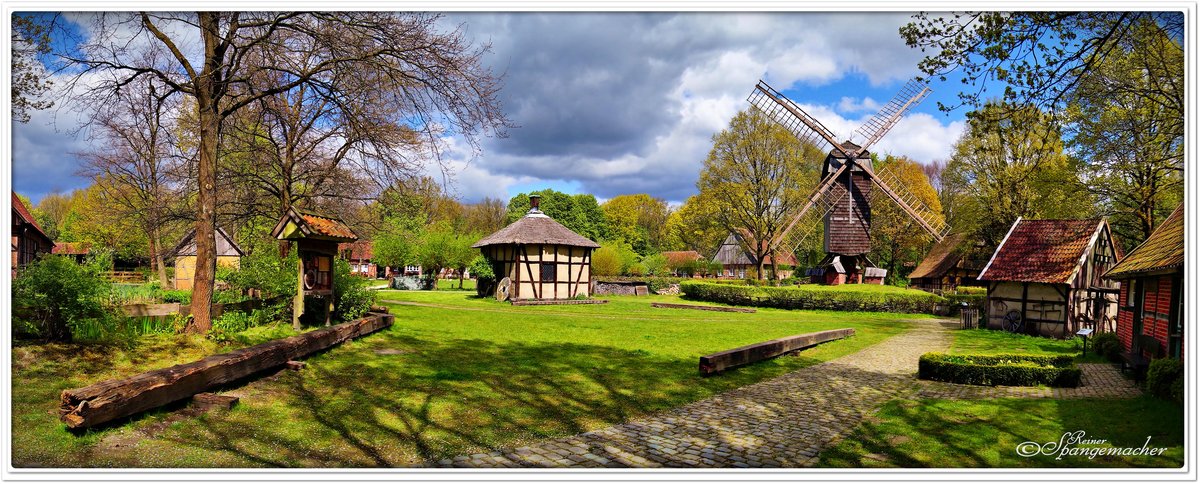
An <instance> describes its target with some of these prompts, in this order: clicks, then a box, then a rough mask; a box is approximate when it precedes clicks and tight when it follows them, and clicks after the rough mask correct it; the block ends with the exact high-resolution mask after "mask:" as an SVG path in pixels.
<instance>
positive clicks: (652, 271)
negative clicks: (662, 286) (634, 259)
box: [642, 254, 669, 276]
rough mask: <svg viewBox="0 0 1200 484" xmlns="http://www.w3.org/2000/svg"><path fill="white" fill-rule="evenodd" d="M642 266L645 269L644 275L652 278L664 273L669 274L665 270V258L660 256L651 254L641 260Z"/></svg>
mask: <svg viewBox="0 0 1200 484" xmlns="http://www.w3.org/2000/svg"><path fill="white" fill-rule="evenodd" d="M642 265H644V266H645V267H646V274H649V275H652V276H660V275H663V273H664V272H669V270H668V269H667V256H665V255H662V254H651V255H648V256H646V257H645V258H643V259H642Z"/></svg>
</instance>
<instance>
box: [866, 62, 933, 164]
mask: <svg viewBox="0 0 1200 484" xmlns="http://www.w3.org/2000/svg"><path fill="white" fill-rule="evenodd" d="M929 93H930V90H929V88H928V87H926V86H925V84H924V83H921V82H919V81H917V80H915V79H914V80H911V81H908V83H906V84H905V85H904V87H902V88H900V92H899V93H896V95H895V96H893V97H892V100H891V101H888V102H887V104H884V105H883V107H882V108H880V109H879V112H878V113H875V116H872V117H871V119H868V120H867V122H866V123H865V124H863V125H862V127H860V128H858V129H857V130H855V131H854V132H855V133H858V134H859V135H860V136H862V137H863V142H862V149H863V150H866V149H867V147H868V146H871V145H873V144H875V142H876V141H879V140H880V139H881V138H883V135H885V134H887V132H888V131H890V130H891V129H892V127H893V126H895V125H896V123H898V122H900V117H901V116H904V113H906V112H908V110H909V109H912V107H913V106H916V105H917V104H920V103H921V101H922V100H924V99H925V96H928V95H929Z"/></svg>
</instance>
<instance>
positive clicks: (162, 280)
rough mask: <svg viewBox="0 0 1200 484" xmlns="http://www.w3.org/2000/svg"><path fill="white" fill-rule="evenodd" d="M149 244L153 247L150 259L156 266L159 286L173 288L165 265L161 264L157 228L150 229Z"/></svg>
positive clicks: (161, 258)
mask: <svg viewBox="0 0 1200 484" xmlns="http://www.w3.org/2000/svg"><path fill="white" fill-rule="evenodd" d="M150 245H151V246H153V247H154V254H153V255H154V259H152V260H153V263H154V264H155V265H157V266H158V284H159V286H161V287H162V288H163V289H174V287H173V286H172V285H171V281H170V280H169V279H167V266H166V265H164V264H163V250H162V235H161V234H160V233H159V231H158V228H154V229H152V230H151V231H150Z"/></svg>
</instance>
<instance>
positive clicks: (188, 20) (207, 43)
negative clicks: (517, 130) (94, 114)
mask: <svg viewBox="0 0 1200 484" xmlns="http://www.w3.org/2000/svg"><path fill="white" fill-rule="evenodd" d="M439 21H440V17H439V16H437V15H429V14H420V13H416V14H396V13H389V12H334V13H320V12H195V13H166V12H122V13H115V14H99V15H95V16H93V25H91V26H90V29H88V30H89V31H90V32H91V33H92V34H93V35H92V36H91V37H90V38H89V39H87V40H86V41H85V42H84V44H83V45H80V46H71V48H70V49H65V50H64V52H61V53H60V54H59V55H60V56H61V57H62V58H63V59H65V61H66V62H67V63H68V64H69V65H72V66H77V67H79V69H76V73H77V74H76V77H75V78H74V82H76V83H78V82H81V81H83V80H85V79H86V80H92V79H100V82H98V83H97V84H94V85H93V87H92V93H95V94H102V93H105V92H112V93H115V92H118V91H119V89H118V88H119V87H120V86H123V85H126V84H129V83H131V82H133V81H134V80H135V79H138V78H141V77H143V76H145V77H150V78H154V79H156V81H157V82H159V83H161V84H162V85H164V86H166V87H167V89H168V90H167V91H166V93H165V94H164V95H175V94H182V95H184V96H187V97H188V98H189V99H190V100H191V101H193V102H194V104H192V105H193V106H195V131H196V133H197V140H198V143H197V150H196V151H197V156H196V165H195V183H196V187H197V192H196V199H195V209H196V212H195V223H196V241H197V243H196V249H197V251H196V252H197V257H196V275H195V286H194V289H193V291H192V301H193V304H192V311H193V315H194V317H195V323H196V325H195V328H196V330H198V331H201V332H204V331H207V330H208V329H209V328H210V327H211V313H210V311H211V304H212V291H213V281H214V275H215V270H216V254H215V239H214V236H213V234H214V231H215V228H216V211H217V205H218V203H217V198H218V196H217V195H218V190H217V179H218V177H217V171H218V155H219V154H220V153H221V151H222V150H221V146H220V137H221V134H222V128H223V126H225V125H226V124H227V122H228V121H229V120H230V119H231V118H233V117H234V116H235V115H237V114H238V113H239V111H241V110H242V109H244V108H246V107H247V106H250V105H252V104H254V103H255V102H257V101H259V100H262V99H265V98H268V97H270V96H274V95H276V94H280V93H285V92H295V91H296V90H299V89H313V90H316V91H321V92H326V93H329V95H330V97H331V98H333V99H337V101H338V102H341V103H346V104H348V105H354V106H361V107H362V108H363V110H362V111H353V110H349V111H348V112H349V113H353V114H355V115H358V114H361V115H363V116H375V115H380V116H387V117H389V118H391V119H403V120H405V123H404V124H405V125H407V126H408V127H410V128H411V129H412V130H413V131H414V132H416V133H420V135H421V137H423V138H424V139H425V140H426V142H427V145H426V146H427V147H428V148H429V149H430V151H433V152H436V151H438V150H437V147H438V143H439V140H440V139H441V136H442V135H443V134H444V133H445V130H446V129H447V128H449V129H453V130H454V131H456V132H457V133H459V134H462V135H464V136H465V137H466V139H467V140H468V141H469V142H471V143H472V144H475V139H476V136H477V135H478V134H479V133H480V132H488V131H496V130H502V129H503V128H504V127H506V126H507V124H508V122H507V120H506V119H505V118H504V115H503V114H502V112H501V111H500V106H499V102H498V101H497V99H496V94H497V91H498V85H499V80H498V78H497V77H496V76H494V75H493V74H492V73H491V72H490V70H488V69H487V68H486V67H484V66H483V64H482V62H481V58H482V55H483V53H484V52H485V51H486V47H484V48H481V49H477V48H474V47H472V46H471V45H470V43H469V42H467V41H466V40H465V39H464V37H463V35H462V33H461V31H459V30H455V31H452V32H449V33H444V32H440V31H439V30H438V27H439V25H440V24H439ZM192 29H194V30H192ZM195 34H199V35H198V36H199V39H200V42H199V43H198V46H199V47H200V50H198V51H196V50H195V47H196V44H193V45H189V44H188V43H184V40H190V39H191V37H190V36H189V35H195ZM131 39H132V40H134V41H131ZM157 53H166V55H163V56H159V55H155V54H157ZM158 59H165V60H162V61H161V62H159V61H157V60H158ZM264 59H273V60H274V62H263V60H264ZM351 73H352V75H351ZM97 74H98V76H97ZM360 86H373V88H372V89H369V90H366V91H364V90H361V89H359V87H360ZM361 92H369V93H371V94H372V95H371V96H369V97H368V98H367V99H352V98H351V97H349V96H346V95H347V94H352V93H361ZM93 99H95V98H93ZM92 104H93V105H95V102H94V101H93V103H92ZM361 119H363V118H362V117H359V116H355V117H352V118H349V119H343V120H335V119H328V120H326V121H328V122H332V123H338V122H350V123H351V124H353V122H354V121H357V120H361ZM358 154H359V155H361V156H364V157H371V156H373V155H374V154H375V153H374V152H372V151H371V150H369V149H360V150H358ZM409 175H411V173H410V174H409Z"/></svg>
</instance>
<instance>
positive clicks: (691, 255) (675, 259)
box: [662, 250, 704, 264]
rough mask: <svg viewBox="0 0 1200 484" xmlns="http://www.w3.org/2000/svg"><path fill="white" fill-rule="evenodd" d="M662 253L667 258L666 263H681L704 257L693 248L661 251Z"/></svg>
mask: <svg viewBox="0 0 1200 484" xmlns="http://www.w3.org/2000/svg"><path fill="white" fill-rule="evenodd" d="M662 255H663V257H666V258H667V263H669V264H682V263H685V262H691V261H696V260H700V259H703V258H704V256H702V255H700V253H699V252H696V251H694V250H669V251H666V252H663V253H662Z"/></svg>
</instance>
